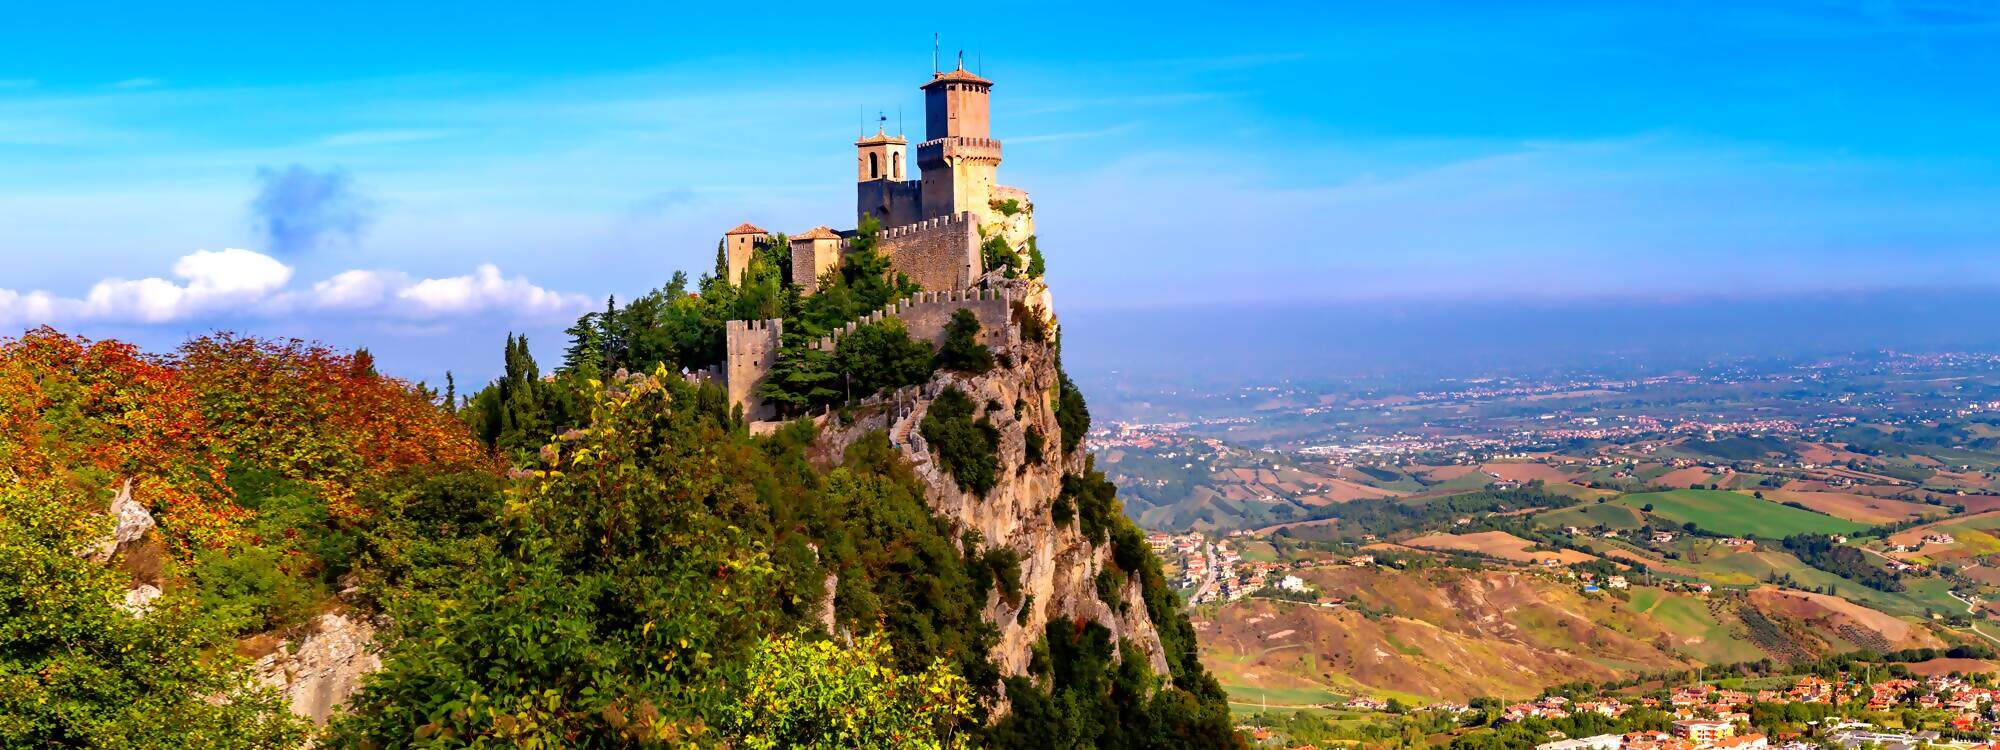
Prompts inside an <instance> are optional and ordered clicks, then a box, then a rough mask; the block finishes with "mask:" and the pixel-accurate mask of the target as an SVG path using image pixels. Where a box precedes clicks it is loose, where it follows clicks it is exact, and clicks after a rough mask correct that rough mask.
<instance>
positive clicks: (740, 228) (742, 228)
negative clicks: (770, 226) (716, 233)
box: [723, 221, 770, 235]
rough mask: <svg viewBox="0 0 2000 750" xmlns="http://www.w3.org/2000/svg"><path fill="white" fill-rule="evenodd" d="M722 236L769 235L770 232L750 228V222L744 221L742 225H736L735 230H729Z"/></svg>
mask: <svg viewBox="0 0 2000 750" xmlns="http://www.w3.org/2000/svg"><path fill="white" fill-rule="evenodd" d="M723 234H724V235H731V234H770V232H766V231H764V230H762V229H758V228H757V227H755V226H752V225H751V224H750V222H747V221H746V222H743V223H741V224H738V225H736V228H735V229H731V230H729V231H727V232H723Z"/></svg>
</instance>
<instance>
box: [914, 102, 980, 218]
mask: <svg viewBox="0 0 2000 750" xmlns="http://www.w3.org/2000/svg"><path fill="white" fill-rule="evenodd" d="M923 90H924V136H925V137H926V138H928V139H929V140H926V141H924V142H923V143H921V144H918V145H917V166H918V167H919V168H920V169H922V170H923V209H924V218H927V219H929V218H936V217H940V216H953V215H956V214H959V213H962V212H968V211H969V212H971V213H972V214H973V215H974V216H977V217H979V219H980V222H981V223H986V220H987V218H988V214H989V213H991V211H992V209H991V206H990V205H989V203H990V201H991V200H992V196H993V187H994V177H995V173H996V172H998V171H999V168H1000V142H999V141H996V140H994V139H993V138H992V135H993V131H992V119H991V116H990V115H989V114H988V108H987V102H988V98H989V94H990V93H991V92H992V90H993V82H992V81H989V80H986V79H984V78H980V77H979V76H976V75H973V74H972V73H969V72H966V70H965V68H964V67H963V66H961V67H959V69H957V70H954V71H951V72H949V73H934V74H932V75H931V80H930V83H926V84H924V85H923Z"/></svg>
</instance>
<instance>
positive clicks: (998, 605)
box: [819, 341, 1167, 675]
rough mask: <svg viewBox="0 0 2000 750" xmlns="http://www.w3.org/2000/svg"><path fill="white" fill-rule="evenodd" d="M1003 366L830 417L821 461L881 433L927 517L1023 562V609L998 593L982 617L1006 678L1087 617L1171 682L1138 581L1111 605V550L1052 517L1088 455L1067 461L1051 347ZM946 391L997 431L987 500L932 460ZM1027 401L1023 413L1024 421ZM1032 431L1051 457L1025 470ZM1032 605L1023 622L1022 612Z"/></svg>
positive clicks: (953, 376)
mask: <svg viewBox="0 0 2000 750" xmlns="http://www.w3.org/2000/svg"><path fill="white" fill-rule="evenodd" d="M994 353H995V355H996V357H997V358H998V359H999V360H1000V361H1001V365H1000V366H996V367H995V368H994V369H993V370H992V371H990V372H987V373H985V374H981V375H964V374H960V373H947V372H941V373H939V374H937V375H936V376H935V377H934V378H933V379H932V380H931V382H929V383H926V384H924V385H921V386H914V387H910V388H904V389H902V390H900V391H897V392H895V393H891V394H885V395H883V396H879V397H877V398H875V399H871V400H870V401H869V402H868V403H866V404H864V405H863V406H862V407H861V408H859V409H857V410H856V413H857V414H859V415H860V416H858V417H857V418H855V419H854V420H853V421H852V422H850V423H849V424H845V425H842V424H839V423H838V420H837V419H836V420H828V422H827V423H826V425H825V427H824V429H823V430H822V431H821V437H820V440H821V441H822V442H821V445H820V446H819V450H820V451H821V452H820V455H822V456H826V457H829V458H837V457H838V456H840V455H841V454H842V452H844V451H845V450H846V448H847V446H849V445H851V444H853V443H854V442H855V441H857V440H860V439H861V438H862V436H864V435H866V434H868V433H870V432H872V431H875V430H885V431H887V433H888V435H889V439H890V440H891V442H893V443H894V444H895V446H896V447H897V448H898V449H899V450H900V451H901V453H902V454H903V456H904V457H905V458H907V459H908V460H909V461H910V463H911V464H912V465H913V466H914V467H915V470H916V474H917V476H918V477H919V478H920V479H922V480H923V482H924V483H925V485H926V486H927V492H926V493H925V494H926V498H927V499H928V500H929V502H930V506H931V510H932V511H933V512H935V513H937V514H938V515H940V516H943V517H945V518H949V519H951V520H953V521H954V522H956V523H957V525H958V527H959V528H960V529H972V530H976V531H978V532H979V533H980V535H981V536H982V537H983V538H984V539H985V540H986V544H987V545H988V546H994V547H1007V548H1010V549H1012V550H1014V551H1015V552H1016V553H1019V555H1020V557H1021V591H1022V597H1021V601H1020V602H1019V604H1018V605H1012V606H1010V605H1009V604H1008V602H1006V601H1005V600H1004V599H1002V598H1001V596H1000V594H999V593H998V592H997V591H996V592H995V593H993V594H991V595H990V596H989V597H988V599H987V603H986V611H985V613H984V614H985V617H986V619H987V620H989V621H991V622H993V623H995V624H996V625H998V627H999V631H1000V639H999V642H998V643H997V644H996V645H995V647H994V649H993V652H992V654H991V658H992V660H993V661H994V663H996V664H997V665H999V667H1000V669H1001V672H1002V673H1003V674H1006V675H1019V674H1022V673H1024V672H1026V671H1027V668H1028V660H1029V657H1030V655H1031V649H1032V648H1033V646H1034V644H1035V642H1036V641H1038V640H1040V639H1041V638H1042V634H1043V632H1044V628H1045V626H1046V625H1047V624H1048V622H1049V621H1051V620H1057V619H1062V620H1087V621H1091V622H1095V623H1098V624H1100V625H1103V626H1104V627H1105V628H1106V629H1108V630H1110V631H1111V634H1112V637H1113V638H1114V639H1118V638H1124V639H1129V640H1131V641H1132V642H1133V643H1134V644H1135V645H1137V646H1138V647H1139V648H1140V649H1142V650H1143V651H1145V653H1146V654H1147V655H1148V656H1149V657H1151V661H1152V668H1153V671H1154V672H1155V673H1156V674H1162V675H1164V674H1167V662H1166V655H1165V652H1164V650H1163V649H1162V648H1161V646H1160V637H1159V633H1158V631H1156V630H1155V629H1154V627H1153V623H1152V620H1151V619H1150V617H1149V616H1148V615H1147V612H1146V604H1145V600H1144V597H1143V596H1142V593H1141V586H1140V583H1139V581H1138V578H1137V577H1136V576H1133V577H1131V578H1128V580H1127V581H1126V583H1125V585H1124V587H1123V589H1122V593H1121V598H1122V599H1123V602H1124V604H1123V606H1122V607H1118V608H1114V607H1112V606H1110V605H1107V604H1106V603H1105V602H1103V601H1102V600H1101V599H1099V597H1098V595H1097V588H1096V577H1097V574H1098V572H1099V571H1100V570H1102V569H1103V568H1104V567H1105V566H1106V565H1109V564H1110V559H1111V545H1110V544H1109V543H1106V544H1102V545H1093V544H1091V543H1090V542H1089V541H1088V540H1086V539H1085V538H1084V536H1083V533H1082V532H1081V531H1080V530H1079V528H1078V525H1077V524H1076V523H1075V522H1071V523H1070V524H1069V525H1067V526H1057V525H1056V524H1055V522H1054V519H1053V518H1052V517H1051V516H1050V512H1049V509H1050V507H1051V506H1052V505H1053V503H1054V502H1055V500H1056V497H1057V495H1058V494H1060V492H1061V490H1062V477H1063V475H1064V474H1068V473H1081V472H1082V471H1083V470H1084V461H1085V452H1084V451H1083V450H1082V449H1081V448H1079V449H1078V450H1077V451H1075V452H1074V453H1072V454H1070V455H1060V454H1061V453H1062V428H1061V427H1060V426H1058V425H1057V423H1056V418H1055V399H1056V395H1057V387H1058V383H1059V378H1060V376H1059V374H1058V370H1057V364H1056V351H1055V349H1054V347H1051V346H1049V345H1047V344H1041V343H1033V342H1026V341H1023V342H1022V343H1020V344H1018V345H1014V346H1009V347H1005V348H1003V349H997V350H995V352H994ZM946 388H957V389H958V390H960V391H962V392H964V393H965V394H966V395H967V396H969V397H970V398H971V399H972V401H973V403H975V404H977V405H979V408H980V410H981V412H982V413H983V415H984V416H986V417H987V418H989V419H991V420H992V423H993V426H994V427H995V428H996V429H998V431H999V434H1000V447H999V454H1000V467H1001V469H1000V482H999V484H998V486H996V487H994V488H993V489H992V490H990V491H988V492H987V493H986V495H985V496H984V497H976V496H972V495H970V494H968V493H965V492H963V491H961V490H960V489H959V488H958V484H957V482H956V481H954V480H953V478H952V476H951V474H950V473H949V472H947V471H946V470H945V468H944V466H943V465H942V464H940V463H939V462H938V461H937V460H936V457H934V456H933V455H931V451H930V448H929V446H928V445H927V444H926V443H925V441H924V438H923V435H922V433H921V430H920V427H919V425H921V423H922V422H923V418H924V414H925V411H926V410H927V409H928V408H929V406H930V404H931V402H932V401H933V400H935V399H936V398H937V397H938V395H939V394H941V393H943V392H944V390H945V389H946ZM1017 404H1019V406H1018V409H1019V414H1018V415H1017V414H1016V410H1017ZM1031 426H1032V427H1034V428H1035V429H1037V430H1038V431H1040V433H1041V434H1042V437H1043V445H1044V446H1045V447H1044V449H1043V454H1044V455H1043V460H1042V461H1040V462H1038V463H1029V462H1028V461H1027V458H1026V442H1027V441H1026V435H1027V431H1028V428H1029V427H1031ZM1022 607H1026V608H1027V609H1028V610H1029V611H1028V612H1027V613H1026V616H1025V617H1023V616H1022V615H1021V612H1020V609H1021V608H1022Z"/></svg>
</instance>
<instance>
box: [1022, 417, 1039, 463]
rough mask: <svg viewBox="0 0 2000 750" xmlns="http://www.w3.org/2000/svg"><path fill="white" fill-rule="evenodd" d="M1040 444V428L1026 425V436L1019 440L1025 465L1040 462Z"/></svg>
mask: <svg viewBox="0 0 2000 750" xmlns="http://www.w3.org/2000/svg"><path fill="white" fill-rule="evenodd" d="M1042 443H1043V438H1042V428H1040V427H1036V426H1034V425H1028V429H1027V431H1026V434H1025V435H1023V436H1022V439H1021V447H1022V450H1023V452H1024V453H1025V459H1026V463H1028V464H1031V465H1032V464H1039V463H1041V462H1042V448H1043V446H1042Z"/></svg>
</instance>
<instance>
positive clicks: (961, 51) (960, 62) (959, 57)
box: [958, 50, 965, 70]
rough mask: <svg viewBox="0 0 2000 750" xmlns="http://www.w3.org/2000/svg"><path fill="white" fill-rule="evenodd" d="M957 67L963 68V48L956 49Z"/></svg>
mask: <svg viewBox="0 0 2000 750" xmlns="http://www.w3.org/2000/svg"><path fill="white" fill-rule="evenodd" d="M958 69H959V70H964V69H965V50H959V51H958Z"/></svg>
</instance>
